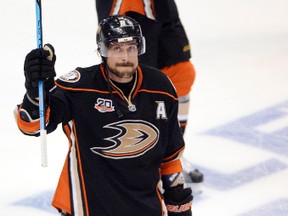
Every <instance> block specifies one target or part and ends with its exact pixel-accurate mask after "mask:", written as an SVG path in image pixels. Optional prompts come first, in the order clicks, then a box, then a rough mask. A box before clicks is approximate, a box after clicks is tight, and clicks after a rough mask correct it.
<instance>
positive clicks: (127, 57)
mask: <svg viewBox="0 0 288 216" xmlns="http://www.w3.org/2000/svg"><path fill="white" fill-rule="evenodd" d="M107 56H108V57H107V67H108V70H109V76H110V78H111V79H112V80H115V81H118V82H119V81H120V82H128V81H130V80H131V79H132V77H133V74H134V73H135V72H136V68H137V66H138V48H137V43H136V41H135V40H133V41H128V42H122V43H113V44H111V45H110V46H109V48H108V50H107Z"/></svg>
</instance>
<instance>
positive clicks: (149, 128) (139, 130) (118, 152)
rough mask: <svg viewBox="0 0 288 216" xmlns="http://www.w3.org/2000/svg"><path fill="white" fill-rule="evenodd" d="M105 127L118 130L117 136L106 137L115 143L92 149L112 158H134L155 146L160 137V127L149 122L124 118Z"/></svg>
mask: <svg viewBox="0 0 288 216" xmlns="http://www.w3.org/2000/svg"><path fill="white" fill-rule="evenodd" d="M104 128H110V129H113V130H118V131H119V133H118V134H117V135H115V136H112V137H108V138H105V140H108V141H111V142H112V143H113V144H112V145H111V146H108V147H93V148H91V151H92V152H94V153H96V154H98V155H101V156H102V157H107V158H112V159H124V158H134V157H139V156H140V155H143V154H144V153H145V152H147V151H149V150H150V149H151V148H153V147H154V146H155V145H156V143H157V142H158V139H159V131H158V129H157V128H156V127H155V126H154V125H152V124H151V123H149V122H146V121H141V120H123V121H119V122H116V123H112V124H109V125H106V126H105V127H104Z"/></svg>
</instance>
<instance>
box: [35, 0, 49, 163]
mask: <svg viewBox="0 0 288 216" xmlns="http://www.w3.org/2000/svg"><path fill="white" fill-rule="evenodd" d="M36 29H37V32H36V34H37V48H42V47H43V38H42V9H41V0H36ZM43 85H44V83H43V80H39V82H38V93H39V117H40V140H41V164H42V167H47V166H48V162H47V143H46V134H47V132H46V129H45V104H44V87H43Z"/></svg>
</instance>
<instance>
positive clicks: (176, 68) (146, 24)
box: [96, 0, 203, 183]
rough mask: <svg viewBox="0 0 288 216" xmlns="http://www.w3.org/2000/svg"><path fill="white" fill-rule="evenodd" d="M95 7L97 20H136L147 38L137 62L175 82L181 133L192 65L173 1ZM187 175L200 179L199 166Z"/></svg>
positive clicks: (101, 1) (110, 1)
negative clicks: (124, 17) (112, 17)
mask: <svg viewBox="0 0 288 216" xmlns="http://www.w3.org/2000/svg"><path fill="white" fill-rule="evenodd" d="M96 10H97V16H98V20H102V19H103V18H104V17H107V16H109V15H114V14H122V15H128V16H130V17H132V18H134V19H135V20H136V21H137V22H139V24H140V25H141V27H142V31H143V34H144V35H145V38H146V41H147V48H146V53H145V54H144V55H142V56H141V57H140V62H141V63H142V64H143V63H144V64H147V65H150V66H152V67H155V68H158V69H160V70H161V71H162V72H164V73H165V74H166V75H167V76H168V77H169V78H170V80H171V81H172V83H173V84H174V86H175V88H176V90H177V94H178V96H179V110H178V119H179V122H180V126H181V130H182V133H183V134H184V132H185V128H186V125H187V121H188V114H189V104H190V96H189V94H190V91H191V87H192V85H193V83H194V80H195V69H194V66H193V64H192V62H191V60H190V58H191V52H190V45H189V41H188V38H187V35H186V32H185V29H184V28H183V26H182V23H181V20H180V18H179V14H178V10H177V6H176V4H175V1H174V0H161V1H158V0H157V1H153V0H133V1H131V0H96ZM189 175H190V177H191V179H192V181H193V182H195V183H199V182H202V181H203V174H202V173H201V172H199V171H198V169H195V170H191V171H190V172H189Z"/></svg>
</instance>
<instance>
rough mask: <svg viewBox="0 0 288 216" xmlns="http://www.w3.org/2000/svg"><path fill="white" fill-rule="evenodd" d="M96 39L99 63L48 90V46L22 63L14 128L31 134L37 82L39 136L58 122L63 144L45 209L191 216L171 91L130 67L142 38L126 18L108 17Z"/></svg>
mask: <svg viewBox="0 0 288 216" xmlns="http://www.w3.org/2000/svg"><path fill="white" fill-rule="evenodd" d="M96 38H97V45H98V51H99V53H100V55H101V56H102V59H103V62H102V63H101V64H100V65H94V66H91V67H88V68H80V67H79V68H76V69H75V70H73V71H71V72H70V73H68V74H65V75H62V76H60V78H59V79H57V80H56V82H55V83H54V77H55V76H56V73H55V69H54V64H55V60H56V56H55V52H54V48H53V47H52V46H51V45H50V44H48V45H46V46H44V47H45V49H34V50H32V51H31V52H30V53H29V54H28V55H27V56H26V59H25V63H24V71H25V78H26V81H25V87H26V90H27V92H26V94H25V96H24V99H23V102H22V104H20V105H18V109H17V123H18V127H19V129H20V130H21V131H22V132H23V133H24V134H27V135H33V136H38V135H39V113H38V101H37V97H38V93H37V82H38V81H39V80H44V83H45V89H46V92H45V93H46V94H45V95H46V122H47V125H46V129H47V132H48V133H51V132H53V131H54V130H55V129H56V127H57V125H58V124H59V123H62V127H63V131H64V133H65V134H66V136H67V138H68V140H69V144H70V146H69V150H68V154H67V158H66V160H65V163H64V167H63V170H62V173H61V176H60V179H59V183H58V186H57V189H56V191H55V194H54V198H53V201H52V205H53V206H54V207H55V208H56V209H58V210H59V212H61V214H62V215H71V216H76V215H77V216H115V215H117V216H127V215H131V216H132V215H133V216H148V215H149V216H163V215H164V212H165V211H167V212H168V215H169V216H189V215H190V216H191V215H192V212H191V205H192V199H193V196H192V191H191V189H190V188H184V181H183V176H182V166H181V161H180V157H181V154H182V152H183V149H184V141H183V138H182V135H181V130H180V127H179V124H178V119H177V112H178V97H177V94H176V92H175V90H174V87H173V85H172V84H171V82H170V80H169V79H168V78H167V77H166V75H164V74H163V73H161V71H159V70H157V69H154V68H152V67H148V66H144V65H141V64H138V56H139V55H142V54H144V53H145V39H144V37H143V35H142V32H141V28H140V25H139V24H138V22H136V21H135V20H134V19H132V18H130V17H127V16H122V15H115V16H111V17H108V18H106V19H104V20H103V21H101V22H100V24H99V27H98V31H97V36H96ZM47 49H48V51H47ZM48 57H50V58H51V57H52V61H50V60H48ZM54 84H56V86H55V85H54ZM160 182H161V183H162V186H161V187H160V184H159V183H160ZM162 188H163V189H164V191H161V190H160V189H162ZM165 206H166V208H165ZM165 209H166V210H165Z"/></svg>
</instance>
